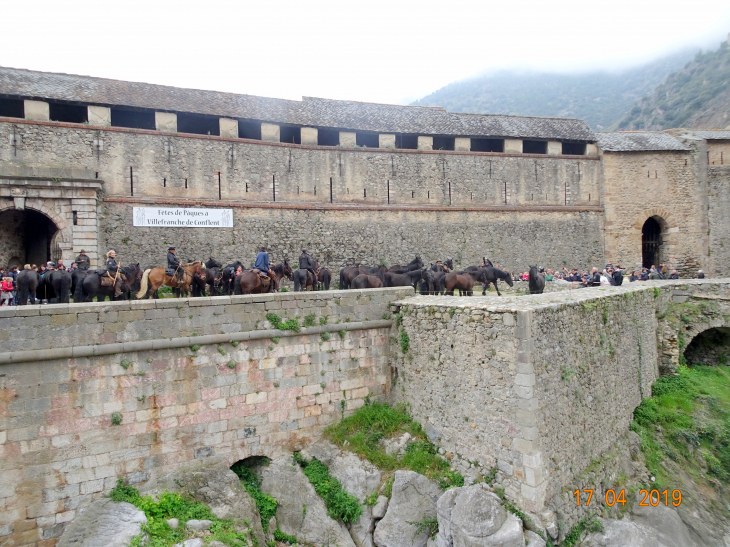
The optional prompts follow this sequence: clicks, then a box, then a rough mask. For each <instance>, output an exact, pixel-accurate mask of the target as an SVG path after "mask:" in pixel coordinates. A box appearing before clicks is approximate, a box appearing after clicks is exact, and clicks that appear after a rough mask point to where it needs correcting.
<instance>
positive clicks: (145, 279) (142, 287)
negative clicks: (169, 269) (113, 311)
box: [135, 268, 152, 298]
mask: <svg viewBox="0 0 730 547" xmlns="http://www.w3.org/2000/svg"><path fill="white" fill-rule="evenodd" d="M151 271H152V268H149V269H147V270H145V271H144V274H142V281H141V282H140V284H139V292H137V294H136V295H135V296H136V297H137V298H144V296H145V295H146V294H147V288H148V285H149V282H150V272H151Z"/></svg>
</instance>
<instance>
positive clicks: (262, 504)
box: [231, 460, 279, 532]
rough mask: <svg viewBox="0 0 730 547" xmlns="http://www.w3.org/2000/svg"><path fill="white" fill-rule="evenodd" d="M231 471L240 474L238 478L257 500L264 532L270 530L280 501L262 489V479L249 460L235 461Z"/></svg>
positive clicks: (266, 461)
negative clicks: (270, 522) (270, 521)
mask: <svg viewBox="0 0 730 547" xmlns="http://www.w3.org/2000/svg"><path fill="white" fill-rule="evenodd" d="M265 463H266V464H268V460H265ZM231 471H233V472H234V473H235V474H236V475H238V478H239V479H241V486H243V487H244V488H245V489H246V492H248V493H249V495H250V496H251V497H252V498H253V499H254V501H255V502H256V508H257V509H258V510H259V514H260V515H261V526H263V528H264V532H268V530H269V520H271V517H273V516H274V515H275V514H276V508H277V507H278V506H279V502H278V501H276V500H275V499H274V498H273V497H271V496H269V495H268V494H265V493H264V492H262V491H261V479H259V477H258V476H257V475H256V473H254V471H253V469H252V467H251V466H250V465H249V464H248V462H246V461H240V462H236V463H234V464H233V466H232V467H231Z"/></svg>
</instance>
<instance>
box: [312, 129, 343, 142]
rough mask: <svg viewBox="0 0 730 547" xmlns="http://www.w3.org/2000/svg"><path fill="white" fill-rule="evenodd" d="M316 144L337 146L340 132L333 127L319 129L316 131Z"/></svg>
mask: <svg viewBox="0 0 730 547" xmlns="http://www.w3.org/2000/svg"><path fill="white" fill-rule="evenodd" d="M317 145H318V146H339V145H340V132H339V131H335V130H333V129H321V128H320V129H319V130H318V131H317Z"/></svg>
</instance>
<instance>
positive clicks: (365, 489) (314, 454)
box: [302, 441, 387, 547]
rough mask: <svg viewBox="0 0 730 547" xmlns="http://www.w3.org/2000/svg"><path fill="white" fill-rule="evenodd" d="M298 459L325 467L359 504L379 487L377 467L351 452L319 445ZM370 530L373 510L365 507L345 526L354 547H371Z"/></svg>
mask: <svg viewBox="0 0 730 547" xmlns="http://www.w3.org/2000/svg"><path fill="white" fill-rule="evenodd" d="M302 455H303V456H304V457H305V458H307V459H310V458H317V459H318V460H319V461H321V462H322V463H323V464H325V465H326V466H327V467H328V470H329V473H330V475H332V476H333V477H335V478H336V479H337V480H338V481H340V484H342V488H343V489H344V490H345V491H346V492H347V493H349V494H352V495H353V496H355V497H356V498H357V499H358V501H359V502H360V503H362V502H363V501H365V498H366V497H368V496H369V495H370V494H371V493H372V492H374V491H375V490H377V488H378V486H380V478H381V476H382V474H381V473H380V470H379V469H378V468H377V467H375V466H374V465H373V464H371V463H370V462H368V461H363V460H361V459H360V458H359V457H357V456H356V455H355V454H353V453H352V452H347V451H345V450H340V448H339V447H337V446H335V445H334V444H332V443H330V442H329V441H319V442H317V443H316V444H313V445H312V446H310V447H309V448H308V449H306V450H302ZM386 503H387V498H386ZM381 517H382V515H381ZM374 528H375V520H374V516H373V510H372V508H370V507H368V506H367V505H365V506H363V512H362V514H361V515H360V518H358V520H357V521H356V522H353V523H351V524H350V525H349V529H350V536H351V537H352V539H353V541H354V542H355V545H357V547H372V545H373V537H372V534H373V529H374Z"/></svg>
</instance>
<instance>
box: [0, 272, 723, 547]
mask: <svg viewBox="0 0 730 547" xmlns="http://www.w3.org/2000/svg"><path fill="white" fill-rule="evenodd" d="M729 300H730V280H704V281H679V282H650V283H640V284H639V283H634V284H630V285H629V284H627V285H625V286H623V287H619V288H611V289H581V290H574V291H561V292H554V293H550V294H544V295H540V296H503V297H501V298H497V297H489V296H488V297H472V298H458V297H456V298H454V297H422V296H413V292H412V289H410V288H396V289H371V290H363V291H329V292H319V293H278V294H271V295H252V296H233V297H212V298H199V299H190V300H188V299H180V300H173V299H165V300H157V301H132V302H114V303H90V304H59V305H44V306H25V307H20V308H0V456H1V457H2V461H3V468H2V470H0V543H2V544H3V545H7V546H21V545H38V546H41V545H42V546H43V547H48V546H52V545H55V542H56V538H57V537H58V536H60V534H61V533H62V531H63V529H64V527H65V525H66V523H67V522H69V521H70V520H72V519H73V518H74V517H75V516H76V514H77V512H78V510H79V509H82V508H83V507H85V506H86V505H88V504H89V503H90V502H91V501H92V500H93V499H96V498H98V497H100V496H103V495H105V494H106V493H108V492H109V490H110V489H111V488H112V487H113V486H114V485H115V483H116V480H117V477H122V478H124V480H125V482H127V483H129V484H135V483H151V482H154V481H156V480H157V478H158V477H160V476H162V475H164V474H167V473H169V472H170V471H172V470H175V469H178V468H181V467H182V468H185V466H186V465H190V464H191V462H194V461H196V460H200V459H205V458H215V459H218V460H223V461H226V462H228V463H229V464H232V463H234V462H236V461H238V460H240V459H243V458H246V457H248V456H253V455H265V456H275V455H277V453H280V452H282V451H286V450H296V449H299V448H302V447H304V446H305V445H306V444H307V443H309V442H310V441H311V439H313V438H314V437H316V436H317V435H318V434H319V433H320V432H321V430H322V429H323V428H324V427H325V426H326V425H328V424H329V423H332V422H333V421H336V420H337V419H339V418H340V417H342V416H343V415H346V414H347V413H350V412H352V411H354V410H355V409H356V408H358V407H359V406H361V405H362V404H363V403H364V401H365V398H366V397H368V396H370V397H372V398H379V399H381V400H389V401H391V402H393V403H397V402H406V403H408V404H409V405H410V406H411V409H412V412H413V415H414V417H416V418H417V419H418V420H420V421H421V422H422V423H424V425H425V426H426V430H427V432H428V434H429V435H430V436H431V437H432V438H433V439H434V440H437V442H438V444H439V445H440V447H441V448H443V449H444V451H446V452H448V453H451V454H453V455H454V456H453V457H454V465H455V466H457V467H460V468H464V467H465V466H469V467H470V468H477V469H481V468H486V469H488V468H490V467H493V466H494V467H497V468H498V469H499V476H498V478H499V480H500V482H501V484H502V485H503V486H504V487H505V488H506V492H507V495H508V496H509V497H511V498H512V499H514V500H515V501H517V502H518V503H519V504H521V506H522V507H524V508H525V509H526V510H531V511H539V510H541V509H543V508H544V507H551V506H552V504H553V502H554V500H555V499H558V498H559V497H560V495H561V494H562V493H563V492H564V490H565V488H566V487H567V486H568V485H570V483H571V480H573V478H574V477H575V476H576V475H577V474H578V473H580V472H581V471H582V470H583V469H585V468H586V467H588V465H589V464H590V463H591V460H592V459H594V458H597V457H599V456H601V455H602V454H603V453H604V452H605V451H606V450H608V449H609V448H611V447H612V446H613V445H614V444H615V443H616V442H618V441H619V439H621V436H622V435H624V434H625V433H626V431H627V429H628V425H629V423H630V420H631V416H632V412H633V410H634V408H635V407H636V406H637V405H638V404H639V403H640V401H641V399H642V397H647V396H649V395H650V393H651V384H652V383H653V382H654V381H655V379H656V378H657V377H658V375H659V373H660V370H662V371H666V372H670V371H671V369H672V368H674V367H676V366H677V365H678V364H679V363H680V362H681V361H682V359H683V356H684V355H685V354H689V352H690V350H691V349H692V348H693V347H694V346H693V344H694V342H693V340H695V339H696V340H700V339H702V338H703V337H708V336H709V335H710V334H708V333H714V334H713V335H714V336H722V335H723V333H724V331H723V330H722V329H724V328H725V327H729V326H730V324H729V321H730V320H729V319H728V318H729V317H730V308H729V307H728V301H729ZM274 315H275V316H276V317H274ZM287 319H297V323H298V325H301V327H300V330H299V331H298V332H295V331H292V330H286V331H284V330H279V329H276V328H274V327H275V323H277V322H278V320H281V321H282V322H283V321H286V320H287ZM713 329H714V330H713ZM695 345H696V344H695ZM703 347H705V346H703ZM703 351H704V350H702V349H701V348H700V350H699V351H698V352H697V355H706V354H707V352H706V351H704V353H703ZM683 352H686V353H683ZM729 353H730V352H729ZM723 356H725V357H724V358H725V359H726V358H727V356H726V355H725V354H724V353H719V354H717V357H718V358H720V359H722V358H723ZM687 358H688V359H689V357H687Z"/></svg>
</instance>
